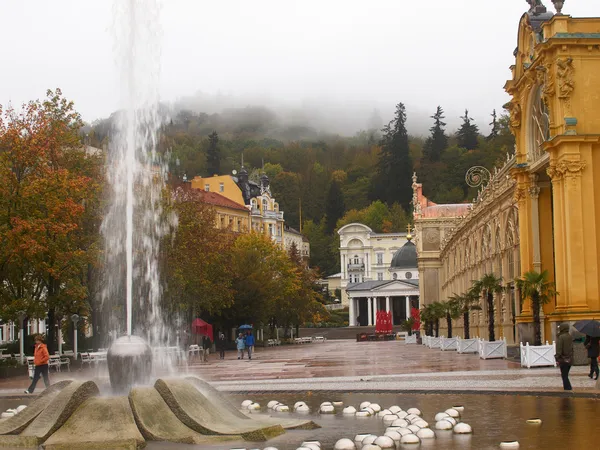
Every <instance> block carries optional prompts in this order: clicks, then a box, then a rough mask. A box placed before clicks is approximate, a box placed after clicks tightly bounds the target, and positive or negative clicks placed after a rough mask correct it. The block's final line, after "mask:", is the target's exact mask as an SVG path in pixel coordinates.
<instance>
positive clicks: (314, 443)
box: [302, 441, 321, 448]
mask: <svg viewBox="0 0 600 450" xmlns="http://www.w3.org/2000/svg"><path fill="white" fill-rule="evenodd" d="M307 444H308V445H316V446H317V447H319V448H321V443H320V442H319V441H304V442H303V443H302V445H307Z"/></svg>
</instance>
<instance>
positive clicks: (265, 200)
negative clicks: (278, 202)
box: [262, 198, 269, 212]
mask: <svg viewBox="0 0 600 450" xmlns="http://www.w3.org/2000/svg"><path fill="white" fill-rule="evenodd" d="M262 207H263V212H265V211H268V210H269V202H268V201H267V199H266V198H263V200H262Z"/></svg>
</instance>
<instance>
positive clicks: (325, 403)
mask: <svg viewBox="0 0 600 450" xmlns="http://www.w3.org/2000/svg"><path fill="white" fill-rule="evenodd" d="M323 406H333V403H331V402H323V403H321V404H320V405H319V408H322V407H323Z"/></svg>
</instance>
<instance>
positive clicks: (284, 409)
mask: <svg viewBox="0 0 600 450" xmlns="http://www.w3.org/2000/svg"><path fill="white" fill-rule="evenodd" d="M275 411H277V412H290V407H289V406H287V405H277V406H276V407H275Z"/></svg>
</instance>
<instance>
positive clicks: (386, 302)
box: [385, 297, 390, 312]
mask: <svg viewBox="0 0 600 450" xmlns="http://www.w3.org/2000/svg"><path fill="white" fill-rule="evenodd" d="M385 312H390V298H389V297H386V298H385Z"/></svg>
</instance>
